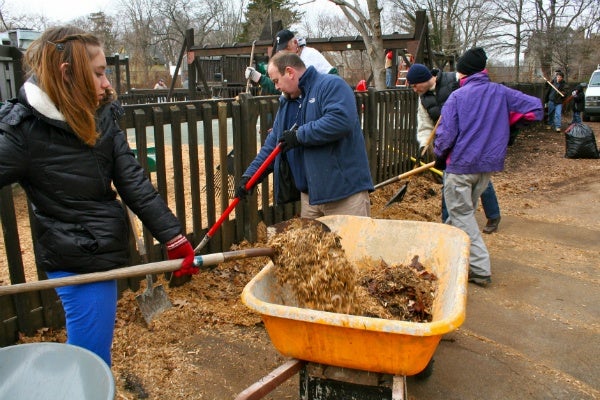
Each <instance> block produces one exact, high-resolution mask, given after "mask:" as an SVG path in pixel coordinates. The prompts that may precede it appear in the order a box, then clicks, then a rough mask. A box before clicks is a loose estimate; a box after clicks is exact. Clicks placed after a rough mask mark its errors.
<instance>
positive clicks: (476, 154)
mask: <svg viewBox="0 0 600 400" xmlns="http://www.w3.org/2000/svg"><path fill="white" fill-rule="evenodd" d="M486 62H487V55H486V54H485V51H484V49H483V48H481V47H474V48H472V49H470V50H468V51H466V52H465V53H464V54H463V55H462V56H461V57H460V58H459V59H458V62H457V64H456V70H457V72H458V75H459V79H460V87H459V88H458V89H457V90H455V91H454V92H452V93H451V94H450V96H449V97H448V100H446V103H445V104H444V107H443V108H442V120H441V122H440V125H439V126H438V129H437V134H436V137H435V141H434V153H435V157H436V163H435V167H436V168H438V169H441V170H444V197H445V199H446V206H447V207H448V219H447V220H446V223H447V224H449V225H453V226H456V227H457V228H460V229H462V230H463V231H464V232H465V233H467V234H468V235H469V238H470V239H471V249H470V250H471V252H470V259H469V264H470V268H469V282H473V283H475V284H478V285H480V286H487V285H488V284H490V283H491V282H492V279H491V276H492V271H491V264H490V255H489V252H488V250H487V247H486V246H485V243H484V242H483V237H482V235H481V232H480V231H479V227H478V225H477V221H476V219H475V211H476V210H477V201H478V200H479V197H480V196H481V193H483V191H484V190H485V188H486V187H487V186H488V182H489V180H490V177H491V174H492V173H493V172H497V171H502V170H503V169H504V159H505V157H506V150H507V146H508V140H509V137H510V123H509V115H510V113H511V112H512V113H517V114H522V118H523V119H525V120H527V121H533V120H535V121H540V120H541V119H542V118H543V116H544V109H543V106H542V102H541V100H540V99H539V98H537V97H533V96H528V95H526V94H523V93H522V92H519V91H518V90H514V89H510V88H508V87H506V86H504V85H500V84H498V83H493V82H491V81H490V78H489V76H488V74H487V72H486V71H485V66H486Z"/></svg>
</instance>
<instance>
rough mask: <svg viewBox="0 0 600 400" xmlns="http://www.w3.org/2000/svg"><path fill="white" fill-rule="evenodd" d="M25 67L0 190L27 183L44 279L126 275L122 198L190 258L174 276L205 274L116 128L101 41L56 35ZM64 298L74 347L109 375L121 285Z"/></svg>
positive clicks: (170, 249) (0, 164)
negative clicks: (105, 367) (104, 367)
mask: <svg viewBox="0 0 600 400" xmlns="http://www.w3.org/2000/svg"><path fill="white" fill-rule="evenodd" d="M24 60H25V63H26V65H27V67H28V75H29V78H28V80H27V81H26V82H25V84H24V85H23V86H22V87H21V88H20V90H19V94H18V97H17V98H16V99H13V100H11V101H9V102H7V103H6V104H5V105H4V106H3V107H2V109H0V187H2V186H6V185H9V184H12V183H15V182H18V183H19V184H20V185H21V186H22V187H23V189H24V190H25V192H26V193H27V196H28V198H29V200H30V202H31V207H32V211H33V219H32V234H33V244H34V252H35V258H36V264H37V267H38V270H40V271H44V272H45V273H46V274H47V275H48V278H50V279H53V278H59V277H65V276H71V275H76V274H85V273H90V272H98V271H107V270H111V269H115V268H120V267H123V266H126V265H127V264H128V258H129V257H128V243H129V240H128V234H129V230H128V222H127V214H126V211H125V210H124V208H123V207H122V205H121V202H120V201H119V199H118V198H117V192H118V195H119V196H120V198H121V200H122V201H123V202H124V203H125V204H126V205H127V206H128V207H129V208H130V209H131V210H132V211H133V212H134V213H135V214H137V215H138V216H139V217H140V219H141V221H142V222H143V223H144V225H145V226H146V227H147V228H148V229H149V230H150V232H152V235H153V236H154V237H155V238H156V239H157V240H159V241H160V242H161V243H164V244H166V247H167V254H168V257H169V259H180V258H183V261H182V266H181V269H180V270H178V271H176V273H175V275H176V276H181V275H183V274H193V273H196V272H197V271H198V269H197V268H196V267H194V265H193V259H194V250H193V248H192V246H191V244H190V243H189V242H188V240H187V239H186V238H185V237H184V236H183V235H182V232H181V229H182V228H181V224H180V223H179V221H178V220H177V218H176V217H175V215H173V213H172V212H171V210H170V209H169V208H168V206H167V205H166V203H165V202H164V201H163V199H162V198H161V197H160V196H159V194H158V192H157V191H156V190H155V189H154V187H153V186H152V184H151V183H150V181H149V180H148V179H147V177H146V175H145V173H144V171H143V169H142V167H141V166H140V164H139V163H138V162H137V161H136V159H135V157H134V154H133V152H132V150H131V149H130V148H129V145H128V143H127V137H126V134H125V132H123V131H122V130H121V129H120V128H119V126H118V124H117V116H119V115H120V113H122V108H121V107H120V105H119V104H118V103H116V102H114V101H113V100H114V99H113V97H114V94H113V93H114V91H113V90H112V88H111V85H110V82H109V81H108V79H107V77H106V75H105V73H106V58H105V55H104V51H103V50H102V47H101V44H100V41H99V40H98V38H96V37H95V36H93V35H91V34H88V33H85V32H84V31H82V30H81V29H79V28H75V27H70V26H64V27H54V28H50V29H48V30H46V31H45V32H44V33H43V34H42V35H41V36H40V38H38V39H37V40H36V41H34V42H33V43H32V44H31V45H30V47H29V48H28V50H27V52H26V53H25V57H24ZM113 185H114V188H116V192H115V190H113V189H112V186H113ZM56 292H57V293H58V295H59V297H60V299H61V302H62V305H63V307H64V310H65V316H66V329H67V343H69V344H72V345H76V346H80V347H83V348H86V349H88V350H91V351H92V352H94V353H96V354H98V355H99V356H100V357H101V358H102V359H103V360H104V361H106V363H107V364H108V365H109V366H110V365H111V354H110V349H111V345H112V338H113V332H114V323H115V317H116V307H117V283H116V281H115V280H112V281H105V282H97V283H89V284H84V285H73V286H65V287H60V288H57V289H56Z"/></svg>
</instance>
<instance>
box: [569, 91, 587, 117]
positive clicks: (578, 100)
mask: <svg viewBox="0 0 600 400" xmlns="http://www.w3.org/2000/svg"><path fill="white" fill-rule="evenodd" d="M584 85H585V83H580V84H579V85H577V86H576V87H575V90H573V92H572V93H571V96H573V119H572V120H571V123H572V124H576V123H580V122H581V113H582V112H583V111H585V92H584V91H583V87H584Z"/></svg>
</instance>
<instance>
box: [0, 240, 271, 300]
mask: <svg viewBox="0 0 600 400" xmlns="http://www.w3.org/2000/svg"><path fill="white" fill-rule="evenodd" d="M272 255H273V249H272V248H269V247H258V248H253V249H245V250H236V251H229V252H224V253H214V254H206V255H203V256H196V257H194V265H195V266H197V267H199V268H201V269H208V268H206V267H208V266H212V265H217V264H220V263H222V262H226V261H231V260H239V259H243V258H249V257H268V256H272ZM181 261H182V260H181V259H179V260H167V261H158V262H152V263H147V264H140V265H134V266H131V267H123V268H117V269H112V270H110V271H102V272H92V273H89V274H79V275H72V276H66V277H63V278H55V279H45V280H42V281H35V282H26V283H17V284H14V285H9V286H0V296H4V295H9V294H17V293H25V292H34V291H38V290H46V289H54V288H58V287H62V286H70V285H80V284H84V283H92V282H100V281H110V280H113V279H123V278H131V277H135V276H143V275H149V274H158V273H163V272H172V271H176V270H178V269H179V268H181Z"/></svg>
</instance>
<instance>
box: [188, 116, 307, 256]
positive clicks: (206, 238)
mask: <svg viewBox="0 0 600 400" xmlns="http://www.w3.org/2000/svg"><path fill="white" fill-rule="evenodd" d="M295 126H296V125H294V127H295ZM292 129H293V127H292ZM281 147H282V144H281V143H278V144H277V146H275V149H273V151H272V152H271V154H269V156H268V157H267V158H266V159H265V161H263V163H262V164H261V165H260V167H258V169H257V170H256V172H255V173H254V174H252V176H251V177H250V179H248V182H246V186H245V187H246V190H250V189H252V188H253V187H254V185H256V183H257V182H258V180H259V179H260V177H261V176H262V174H263V173H264V172H265V170H266V169H267V168H268V167H269V165H271V164H272V163H273V160H275V157H277V155H278V154H279V153H281ZM239 202H240V198H239V197H235V198H234V199H233V200H232V201H231V203H230V204H229V207H227V208H226V209H225V211H223V214H221V216H220V217H219V219H218V220H217V222H215V223H214V224H213V226H212V227H211V228H210V229H209V230H208V232H207V233H206V235H205V236H204V238H203V239H202V241H201V242H200V243H199V244H198V246H196V248H195V249H194V253H198V252H199V251H200V250H201V249H202V248H203V247H204V246H205V245H206V243H208V241H209V240H210V238H212V237H213V236H214V234H215V233H216V232H217V230H218V229H219V228H220V227H221V225H222V224H223V222H224V221H225V220H226V219H227V217H228V216H229V214H231V212H232V211H233V209H234V208H235V207H236V206H237V205H238V203H239Z"/></svg>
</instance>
